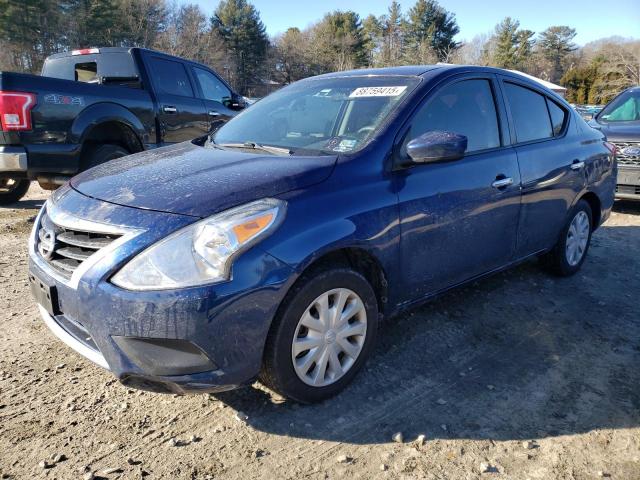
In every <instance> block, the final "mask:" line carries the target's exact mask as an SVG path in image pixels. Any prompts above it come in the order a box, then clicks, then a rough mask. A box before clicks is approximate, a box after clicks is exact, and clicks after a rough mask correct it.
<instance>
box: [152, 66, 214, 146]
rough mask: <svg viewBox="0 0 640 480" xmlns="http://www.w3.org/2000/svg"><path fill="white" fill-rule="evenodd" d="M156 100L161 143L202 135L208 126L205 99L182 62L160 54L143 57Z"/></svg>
mask: <svg viewBox="0 0 640 480" xmlns="http://www.w3.org/2000/svg"><path fill="white" fill-rule="evenodd" d="M146 64H147V68H148V71H149V74H150V77H151V81H152V82H153V85H154V92H155V96H156V101H157V102H158V123H159V130H160V142H161V143H177V142H184V141H186V140H192V139H194V138H197V137H201V136H203V135H205V134H206V133H207V132H208V130H209V128H208V122H207V115H206V111H205V106H204V102H203V101H202V99H200V98H198V96H197V95H196V89H195V86H194V85H193V83H192V80H191V77H190V75H189V72H188V71H187V68H186V66H185V64H184V63H181V62H178V61H175V60H171V59H169V58H165V57H162V56H160V55H149V56H147V57H146Z"/></svg>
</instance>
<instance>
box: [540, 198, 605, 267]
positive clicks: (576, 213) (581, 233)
mask: <svg viewBox="0 0 640 480" xmlns="http://www.w3.org/2000/svg"><path fill="white" fill-rule="evenodd" d="M592 218H593V214H592V212H591V207H590V206H589V204H588V203H587V202H586V201H585V200H580V201H579V202H578V203H577V204H576V205H575V206H574V207H573V208H572V209H571V211H570V212H569V216H568V217H567V223H566V224H565V226H564V228H563V229H562V233H561V234H560V239H559V240H558V243H556V246H555V247H553V250H551V251H550V252H549V253H546V254H545V255H543V256H542V257H541V261H542V265H543V266H545V267H546V268H547V269H548V270H550V271H551V272H552V273H555V274H556V275H559V276H561V277H569V276H571V275H573V274H574V273H576V272H577V271H578V270H580V267H581V266H582V264H583V263H584V260H585V258H586V257H587V251H588V250H589V244H590V243H591V233H592V232H593V224H592V223H593V221H592Z"/></svg>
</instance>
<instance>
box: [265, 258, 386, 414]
mask: <svg viewBox="0 0 640 480" xmlns="http://www.w3.org/2000/svg"><path fill="white" fill-rule="evenodd" d="M377 329H378V308H377V300H376V296H375V293H374V291H373V289H372V288H371V285H369V282H367V280H366V279H365V278H364V277H363V276H362V275H360V274H359V273H358V272H355V271H353V270H350V269H347V268H331V269H328V270H323V271H319V272H316V273H314V274H311V275H308V276H305V277H303V278H301V279H300V281H299V282H298V283H297V284H296V285H295V286H294V287H293V289H292V291H291V292H290V293H289V294H288V295H287V298H286V299H285V301H284V303H283V306H282V307H281V308H280V312H279V314H278V316H277V318H276V319H275V320H274V324H273V325H272V327H271V330H270V332H269V335H268V337H267V343H266V346H265V355H264V361H263V366H262V372H261V373H260V380H261V381H262V382H263V383H264V384H265V385H267V386H268V387H270V388H271V389H273V390H275V391H277V392H278V393H280V394H282V395H284V396H286V397H289V398H292V399H294V400H297V401H299V402H303V403H312V402H318V401H321V400H324V399H326V398H329V397H331V396H333V395H335V394H337V393H338V392H340V391H341V390H342V389H343V388H345V387H346V386H347V385H348V384H349V382H351V380H352V379H353V377H354V376H355V375H356V374H357V372H358V370H360V368H362V365H363V364H364V363H365V361H366V359H367V357H368V356H369V354H370V352H371V349H372V348H373V345H374V343H375V338H376V333H377Z"/></svg>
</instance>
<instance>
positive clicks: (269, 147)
mask: <svg viewBox="0 0 640 480" xmlns="http://www.w3.org/2000/svg"><path fill="white" fill-rule="evenodd" d="M216 145H217V146H219V147H223V148H225V147H226V148H250V149H253V150H262V151H265V152H269V153H274V154H276V155H291V154H292V153H293V152H292V151H291V150H289V149H288V148H284V147H275V146H273V145H263V144H261V143H256V142H244V143H216Z"/></svg>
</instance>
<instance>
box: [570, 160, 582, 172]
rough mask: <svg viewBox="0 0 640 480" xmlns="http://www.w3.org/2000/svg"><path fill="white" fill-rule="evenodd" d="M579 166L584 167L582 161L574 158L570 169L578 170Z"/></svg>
mask: <svg viewBox="0 0 640 480" xmlns="http://www.w3.org/2000/svg"><path fill="white" fill-rule="evenodd" d="M581 168H584V162H581V161H580V160H574V161H573V163H572V164H571V170H580V169H581Z"/></svg>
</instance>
